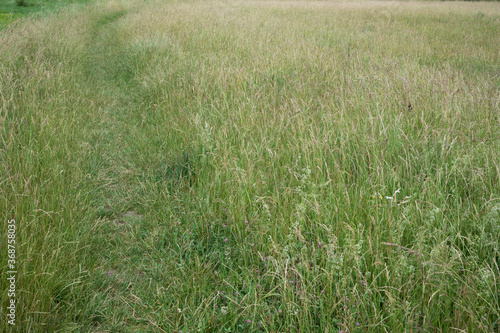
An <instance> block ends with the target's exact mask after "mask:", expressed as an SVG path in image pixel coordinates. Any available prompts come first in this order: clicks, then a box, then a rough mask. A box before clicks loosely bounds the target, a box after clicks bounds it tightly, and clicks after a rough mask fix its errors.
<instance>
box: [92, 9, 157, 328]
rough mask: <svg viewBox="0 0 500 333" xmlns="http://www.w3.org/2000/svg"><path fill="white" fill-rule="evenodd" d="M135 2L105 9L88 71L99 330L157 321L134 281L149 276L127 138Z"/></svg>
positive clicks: (94, 33) (94, 285)
mask: <svg viewBox="0 0 500 333" xmlns="http://www.w3.org/2000/svg"><path fill="white" fill-rule="evenodd" d="M128 12H129V9H123V8H121V6H120V5H118V6H117V8H112V9H110V10H109V11H108V12H106V13H104V14H103V15H100V17H99V18H98V20H97V21H96V23H95V24H94V26H93V27H92V28H91V31H90V35H89V37H90V38H89V45H88V46H87V48H88V57H87V59H86V68H87V70H86V77H87V80H88V84H89V85H90V86H92V87H95V88H96V91H94V93H95V95H96V96H95V98H96V100H97V101H98V102H97V103H96V107H97V108H99V110H100V112H99V114H100V117H99V118H98V119H95V120H94V121H93V122H92V123H91V124H88V130H89V138H90V140H91V142H92V144H93V147H94V151H95V159H94V161H92V162H91V164H92V165H89V169H90V173H91V174H92V177H93V178H94V179H95V181H96V190H95V197H94V205H95V211H96V219H97V220H98V222H97V223H96V229H97V230H96V233H95V237H94V238H93V240H92V242H93V244H92V246H93V247H94V249H95V256H96V258H95V260H96V262H97V266H98V268H97V269H96V270H95V271H94V272H93V273H92V276H91V281H90V285H91V286H92V289H93V291H92V292H91V293H90V294H89V297H88V300H87V301H88V304H87V306H88V307H89V308H91V309H92V310H93V311H92V312H93V314H91V315H90V316H89V317H88V318H83V321H87V322H89V324H90V325H91V327H93V328H92V330H93V331H101V330H106V331H107V330H111V331H113V330H118V331H120V332H136V331H137V330H141V329H146V328H149V329H150V328H151V325H153V326H155V324H152V323H151V320H149V319H148V318H147V313H146V312H145V311H143V309H144V307H142V306H141V301H140V300H139V299H138V297H137V296H135V295H134V294H133V292H132V290H131V286H132V285H134V284H135V283H136V282H137V281H138V280H141V279H143V273H142V272H140V271H139V270H138V269H136V268H135V267H134V265H135V264H134V263H133V262H132V260H131V258H133V255H134V253H132V252H134V251H135V252H139V253H141V252H142V249H140V248H137V247H136V246H135V245H134V244H135V243H136V239H135V238H136V235H137V233H138V232H139V229H140V228H141V225H142V223H143V215H142V212H140V210H138V209H137V204H138V202H137V198H138V195H139V192H140V190H141V189H140V186H139V184H137V181H136V180H135V178H136V177H135V175H136V174H137V173H138V171H139V170H137V166H136V165H135V164H134V162H133V160H132V157H133V156H132V153H133V152H131V151H130V149H129V144H128V142H129V141H130V140H133V135H134V130H133V128H134V127H135V124H132V123H130V119H131V113H132V112H133V111H134V110H135V106H134V105H135V102H136V101H135V98H134V89H133V84H131V81H132V79H133V76H134V69H133V63H134V60H135V59H134V54H131V53H130V52H129V51H128V49H127V42H128V40H127V37H128V36H127V31H126V29H123V26H120V24H121V21H122V20H123V19H124V18H126V16H127V14H128Z"/></svg>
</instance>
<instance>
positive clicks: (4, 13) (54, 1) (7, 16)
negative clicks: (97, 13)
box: [0, 0, 89, 30]
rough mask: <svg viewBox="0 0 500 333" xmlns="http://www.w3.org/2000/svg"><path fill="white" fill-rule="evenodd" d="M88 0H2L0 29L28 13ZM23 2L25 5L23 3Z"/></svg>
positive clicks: (38, 12) (0, 2) (48, 10)
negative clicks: (19, 0)
mask: <svg viewBox="0 0 500 333" xmlns="http://www.w3.org/2000/svg"><path fill="white" fill-rule="evenodd" d="M87 2H89V1H88V0H43V1H41V0H24V2H23V1H21V2H20V4H18V1H16V0H0V30H1V29H3V28H5V27H6V26H7V25H8V24H9V23H11V22H13V21H15V20H17V19H19V18H22V17H26V16H28V15H33V14H41V13H47V12H51V11H54V10H56V9H58V8H61V7H63V6H66V5H68V4H75V3H79V4H84V3H87ZM21 4H23V5H21Z"/></svg>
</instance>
